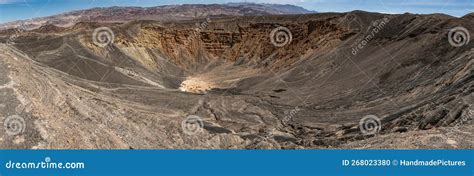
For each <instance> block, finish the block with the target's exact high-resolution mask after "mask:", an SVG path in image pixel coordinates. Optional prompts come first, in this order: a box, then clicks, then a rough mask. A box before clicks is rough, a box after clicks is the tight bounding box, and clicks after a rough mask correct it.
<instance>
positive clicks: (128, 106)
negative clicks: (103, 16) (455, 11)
mask: <svg viewBox="0 0 474 176" xmlns="http://www.w3.org/2000/svg"><path fill="white" fill-rule="evenodd" d="M196 24H197V25H196ZM458 26H462V27H464V28H466V29H468V30H469V31H473V30H474V22H473V21H472V19H468V18H454V17H449V16H443V15H412V14H403V15H385V14H376V13H366V12H358V11H356V12H352V13H343V14H339V13H327V14H312V15H284V16H254V17H251V16H249V17H221V18H211V19H210V21H209V20H206V19H202V20H181V21H175V22H172V23H171V22H158V21H134V22H130V23H123V24H122V23H116V24H110V23H106V24H100V23H78V24H76V25H75V26H72V27H69V28H60V27H55V26H52V25H50V26H43V27H41V28H39V29H36V30H33V31H26V32H24V33H22V34H21V35H18V36H16V37H15V38H14V40H13V41H12V37H11V35H13V31H3V33H2V36H3V37H2V41H4V42H7V41H10V42H8V43H10V44H2V51H3V52H2V54H1V56H0V57H1V58H2V66H3V67H4V68H5V69H2V70H6V72H7V73H8V74H2V75H4V76H3V77H5V79H8V80H10V82H8V81H7V82H8V84H7V83H5V85H7V86H3V87H2V91H5V92H6V93H5V95H8V97H10V99H8V100H5V101H6V102H5V103H4V104H6V105H5V107H4V108H5V109H10V111H5V112H6V113H7V114H2V115H3V116H5V118H6V117H9V116H11V115H14V114H18V112H16V111H14V110H16V109H20V110H19V111H20V112H21V114H19V116H21V117H23V119H25V121H24V124H25V126H24V127H25V128H24V129H25V130H24V131H23V132H22V133H19V134H15V135H9V134H6V133H5V134H2V133H3V131H2V133H0V134H2V136H3V137H2V140H1V141H2V143H1V145H2V147H4V148H31V147H34V148H322V147H343V148H346V147H347V148H359V147H360V148H365V147H370V148H472V147H473V143H472V140H471V139H472V137H473V132H474V128H473V125H472V114H473V107H472V106H473V105H472V103H473V94H472V92H473V68H474V67H473V64H474V61H473V59H472V57H473V56H474V50H473V49H472V47H473V46H474V44H473V42H470V43H465V44H464V45H462V46H460V47H454V46H453V45H452V44H450V42H449V37H448V33H449V31H450V29H453V28H455V27H458ZM103 27H107V28H108V29H110V31H109V32H111V34H110V35H109V38H108V39H109V40H111V39H113V42H112V43H110V44H109V45H106V46H98V45H97V43H94V41H93V38H94V35H93V34H94V30H95V29H98V28H102V29H106V28H103ZM285 28H287V29H288V31H290V33H291V34H292V36H291V39H292V40H291V42H290V41H289V40H288V43H286V44H285V43H284V45H282V46H277V45H274V44H273V43H272V40H271V38H270V36H271V34H273V33H272V31H273V30H275V29H285ZM112 34H113V35H112ZM467 34H469V35H471V36H472V33H467ZM111 36H113V37H111ZM99 39H103V38H99ZM278 39H281V38H277V39H276V41H277V42H278V41H281V40H278ZM5 75H8V76H5ZM2 79H3V78H2ZM10 102H13V103H10ZM18 107H20V108H18ZM0 108H1V107H0ZM15 108H16V109H15ZM11 109H14V110H11ZM17 111H18V110H17ZM190 115H195V116H192V117H200V118H201V119H202V127H203V129H202V131H198V132H196V133H192V134H190V133H189V130H190V129H187V128H186V127H189V126H187V124H186V123H183V121H184V120H185V119H186V118H187V117H189V116H190ZM364 117H377V118H374V119H380V122H379V123H378V124H377V125H376V126H375V127H380V131H379V132H378V133H374V134H372V133H370V132H371V131H370V129H366V131H364V130H361V128H360V125H359V122H360V121H361V119H363V118H364ZM183 127H184V128H183ZM367 130H369V132H367ZM193 132H195V131H193Z"/></svg>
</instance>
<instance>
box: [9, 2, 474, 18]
mask: <svg viewBox="0 0 474 176" xmlns="http://www.w3.org/2000/svg"><path fill="white" fill-rule="evenodd" d="M227 2H256V3H278V4H294V5H298V6H301V7H304V8H306V9H310V10H316V11H318V12H347V11H352V10H365V11H373V12H383V13H405V12H411V13H420V14H426V13H445V14H449V15H453V16H463V15H465V14H467V13H471V12H474V0H0V23H4V22H9V21H14V20H19V19H30V18H34V17H42V16H49V15H54V14H58V13H62V12H67V11H71V10H78V9H87V8H92V7H108V6H144V7H149V6H159V5H168V4H210V3H227Z"/></svg>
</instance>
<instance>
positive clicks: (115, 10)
mask: <svg viewBox="0 0 474 176" xmlns="http://www.w3.org/2000/svg"><path fill="white" fill-rule="evenodd" d="M308 13H315V11H310V10H306V9H304V8H302V7H298V6H294V5H282V4H255V3H228V4H209V5H203V4H184V5H166V6H157V7H106V8H92V9H87V10H78V11H72V12H67V13H63V14H59V15H54V16H49V17H41V18H35V19H31V20H20V21H14V22H9V23H5V24H0V29H6V28H14V27H18V26H20V25H25V26H26V27H28V28H37V27H39V26H43V25H45V24H53V25H56V26H62V27H65V26H70V25H73V24H75V23H77V22H84V21H88V22H125V21H132V20H160V21H169V20H185V19H194V18H206V17H210V16H255V15H282V14H308Z"/></svg>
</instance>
